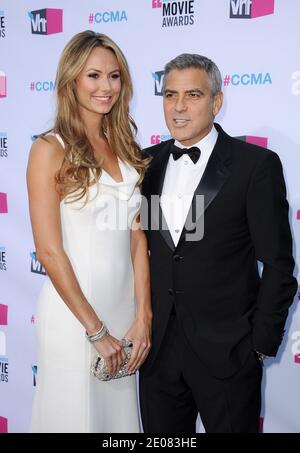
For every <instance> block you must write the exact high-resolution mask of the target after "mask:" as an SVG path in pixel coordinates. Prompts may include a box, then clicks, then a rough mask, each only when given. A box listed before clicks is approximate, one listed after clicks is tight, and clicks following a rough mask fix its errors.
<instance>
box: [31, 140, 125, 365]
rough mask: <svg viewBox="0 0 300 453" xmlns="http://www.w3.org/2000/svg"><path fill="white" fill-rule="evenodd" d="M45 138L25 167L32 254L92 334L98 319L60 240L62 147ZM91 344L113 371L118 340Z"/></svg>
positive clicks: (118, 356) (121, 357)
mask: <svg viewBox="0 0 300 453" xmlns="http://www.w3.org/2000/svg"><path fill="white" fill-rule="evenodd" d="M47 139H48V141H46V140H43V139H37V140H36V142H35V143H34V144H33V145H32V148H31V151H30V156H29V161H28V168H27V186H28V196H29V208H30V218H31V224H32V230H33V237H34V242H35V247H36V257H37V259H38V261H40V263H41V264H42V265H43V267H44V268H45V270H46V272H47V274H48V276H49V278H50V279H51V281H52V283H53V285H54V287H55V289H56V290H57V292H58V294H59V295H60V296H61V298H62V299H63V301H64V302H65V304H66V305H67V306H68V308H69V309H70V310H71V312H72V313H73V314H74V316H75V317H76V318H77V319H78V321H79V322H80V323H81V324H82V325H83V327H84V328H85V330H86V331H87V332H88V334H94V333H95V332H97V331H98V330H99V329H100V328H101V326H102V322H101V321H100V319H99V318H98V316H97V314H96V313H95V311H94V309H93V308H92V306H91V305H90V304H89V302H88V301H87V299H86V298H85V296H84V294H83V292H82V290H81V288H80V286H79V283H78V281H77V278H76V276H75V273H74V271H73V268H72V265H71V263H70V261H69V259H68V257H67V255H66V253H65V251H64V248H63V243H62V231H61V218H60V194H59V193H58V192H57V190H56V187H55V174H56V172H57V171H58V170H59V169H60V167H61V164H62V162H63V159H64V150H63V148H62V147H61V145H60V144H59V143H58V142H57V140H56V138H54V137H49V138H48V137H47ZM100 297H101V296H100ZM93 344H94V346H95V348H96V349H97V351H98V352H99V353H101V355H103V357H104V358H105V360H106V361H107V364H108V367H109V369H110V370H111V371H112V372H116V371H117V370H118V369H119V368H120V366H121V365H122V362H123V360H124V358H125V354H124V351H123V350H122V348H121V343H120V342H119V341H118V340H116V339H115V338H113V337H112V336H110V335H107V336H106V337H104V338H103V339H102V340H101V342H100V341H97V342H95V343H93Z"/></svg>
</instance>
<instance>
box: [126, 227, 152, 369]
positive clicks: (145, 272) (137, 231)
mask: <svg viewBox="0 0 300 453" xmlns="http://www.w3.org/2000/svg"><path fill="white" fill-rule="evenodd" d="M137 221H139V220H138V219H137ZM137 221H135V223H134V227H133V228H132V232H131V256H132V264H133V271H134V286H135V299H136V317H135V320H134V322H133V324H132V326H131V327H130V329H129V330H128V332H127V333H126V335H125V338H129V339H130V340H132V341H133V350H132V355H131V359H130V361H129V364H128V370H129V371H130V372H135V371H136V370H137V369H138V368H140V366H141V365H142V363H143V362H144V360H145V359H146V357H147V355H148V353H149V350H150V347H151V321H152V310H151V292H150V271H149V256H148V245H147V238H146V235H145V233H144V231H143V230H142V229H141V228H140V227H138V223H137Z"/></svg>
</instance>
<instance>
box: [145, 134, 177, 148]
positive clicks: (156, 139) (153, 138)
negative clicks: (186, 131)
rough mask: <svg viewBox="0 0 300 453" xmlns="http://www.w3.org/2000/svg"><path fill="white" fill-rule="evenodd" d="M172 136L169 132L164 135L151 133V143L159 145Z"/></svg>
mask: <svg viewBox="0 0 300 453" xmlns="http://www.w3.org/2000/svg"><path fill="white" fill-rule="evenodd" d="M171 138H172V137H171V135H169V134H163V135H156V134H155V135H151V137H150V143H151V145H158V144H159V143H161V142H165V141H166V140H170V139H171Z"/></svg>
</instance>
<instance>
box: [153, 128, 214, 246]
mask: <svg viewBox="0 0 300 453" xmlns="http://www.w3.org/2000/svg"><path fill="white" fill-rule="evenodd" d="M217 138H218V132H217V130H216V129H215V127H214V126H213V127H212V129H211V131H210V132H209V133H208V134H207V135H206V136H205V137H204V138H202V139H201V140H200V141H199V142H198V143H195V144H194V145H193V146H197V147H198V148H199V149H200V151H201V155H200V158H199V159H198V161H197V162H196V164H194V162H193V161H192V160H191V158H190V157H189V156H188V154H184V155H183V156H182V157H180V158H179V159H177V160H174V158H173V155H172V154H170V157H169V161H168V164H167V169H166V174H165V180H164V185H163V190H162V195H161V199H160V204H161V208H162V212H163V215H164V217H165V220H166V222H167V225H168V228H169V231H170V234H171V236H172V239H173V242H174V244H175V246H176V245H177V244H178V241H179V239H180V235H181V233H182V230H183V227H184V224H185V221H186V218H187V215H188V212H189V209H190V206H191V203H192V199H193V196H194V192H195V190H196V188H197V186H198V184H199V182H200V179H201V178H202V175H203V173H204V170H205V168H206V165H207V162H208V159H209V158H210V155H211V153H212V150H213V149H214V146H215V144H216V141H217ZM174 144H175V145H176V146H178V148H192V146H189V147H185V146H184V145H182V144H181V143H180V142H178V141H177V140H175V143H174Z"/></svg>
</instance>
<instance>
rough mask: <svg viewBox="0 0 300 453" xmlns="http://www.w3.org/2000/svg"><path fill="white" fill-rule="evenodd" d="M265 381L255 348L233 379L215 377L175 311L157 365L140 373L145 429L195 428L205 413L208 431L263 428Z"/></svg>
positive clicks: (172, 430) (186, 430) (185, 430)
mask: <svg viewBox="0 0 300 453" xmlns="http://www.w3.org/2000/svg"><path fill="white" fill-rule="evenodd" d="M261 380H262V366H261V364H260V362H259V359H258V357H257V355H256V353H255V352H253V353H251V354H250V356H249V358H248V360H247V362H246V363H245V364H244V366H243V367H242V368H241V369H240V370H239V371H238V372H237V373H236V374H234V375H233V376H231V377H230V378H227V379H217V378H215V377H214V376H211V375H210V374H209V373H208V371H207V369H206V368H205V366H204V365H203V364H202V363H201V362H200V361H199V359H198V357H197V356H196V355H195V353H194V352H193V351H192V350H191V348H190V347H189V345H188V343H187V341H186V339H185V336H184V334H183V333H182V330H181V329H180V327H179V326H178V321H177V318H176V315H175V314H172V315H171V316H170V320H169V324H168V327H167V331H166V334H165V336H164V339H163V342H162V345H161V348H160V350H159V352H158V355H157V358H156V360H155V362H154V363H153V366H152V368H151V370H150V371H149V372H148V373H147V374H146V375H144V374H143V373H140V404H141V415H142V422H143V428H144V432H146V433H195V432H196V419H197V415H198V413H200V416H201V420H202V423H203V425H204V428H205V430H206V432H207V433H257V432H258V427H259V415H260V408H261Z"/></svg>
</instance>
